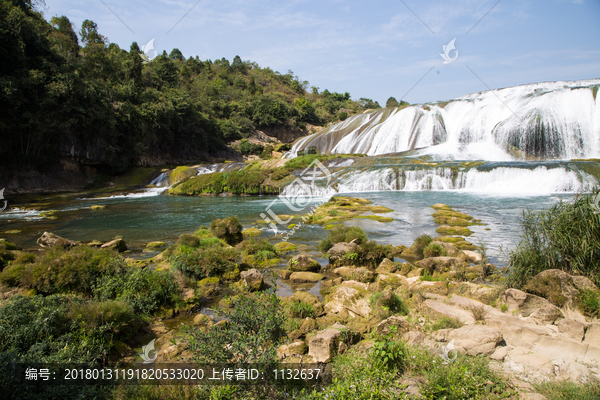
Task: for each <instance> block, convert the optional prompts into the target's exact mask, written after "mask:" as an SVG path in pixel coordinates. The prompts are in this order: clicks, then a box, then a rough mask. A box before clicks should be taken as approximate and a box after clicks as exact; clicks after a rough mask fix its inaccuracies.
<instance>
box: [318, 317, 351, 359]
mask: <svg viewBox="0 0 600 400" xmlns="http://www.w3.org/2000/svg"><path fill="white" fill-rule="evenodd" d="M343 330H348V328H347V327H346V326H344V325H342V324H339V323H336V324H334V325H332V326H331V327H329V328H327V329H325V330H322V331H319V332H317V334H316V335H315V336H313V337H312V338H311V339H310V341H309V342H308V355H309V356H312V357H313V358H314V360H315V362H318V363H326V362H329V361H331V358H332V357H333V356H335V355H336V354H337V349H338V348H339V344H340V342H341V341H342V335H343V334H342V331H343Z"/></svg>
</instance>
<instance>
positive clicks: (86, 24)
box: [79, 19, 107, 46]
mask: <svg viewBox="0 0 600 400" xmlns="http://www.w3.org/2000/svg"><path fill="white" fill-rule="evenodd" d="M79 36H81V42H82V43H83V44H84V45H85V46H88V45H90V44H101V45H105V44H106V42H107V39H106V38H105V37H104V36H102V35H101V34H99V33H98V25H97V24H96V23H95V22H94V21H90V20H89V19H86V20H85V21H83V23H82V24H81V31H80V32H79Z"/></svg>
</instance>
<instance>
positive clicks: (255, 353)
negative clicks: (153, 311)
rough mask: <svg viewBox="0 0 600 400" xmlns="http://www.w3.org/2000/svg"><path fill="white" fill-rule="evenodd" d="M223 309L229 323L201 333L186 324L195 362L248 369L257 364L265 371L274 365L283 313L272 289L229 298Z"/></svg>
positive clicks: (189, 345)
mask: <svg viewBox="0 0 600 400" xmlns="http://www.w3.org/2000/svg"><path fill="white" fill-rule="evenodd" d="M231 302H232V309H231V310H227V311H224V312H223V313H224V314H225V315H226V316H227V318H228V320H229V322H228V323H225V324H220V325H216V326H214V327H213V328H212V329H211V331H209V332H204V331H202V330H200V329H198V328H194V327H187V328H186V329H185V330H184V331H185V332H186V334H187V335H188V337H189V343H188V348H189V349H190V350H191V351H193V352H194V361H197V362H205V363H217V364H221V365H229V366H240V367H245V368H247V366H248V364H249V363H257V364H258V363H259V364H260V365H261V367H264V368H265V371H269V370H271V369H272V368H271V367H274V366H276V365H277V356H276V348H277V346H278V345H279V343H280V341H281V339H282V338H283V335H284V330H283V323H284V321H285V316H284V314H283V309H282V306H281V302H280V300H279V298H278V297H277V296H276V295H275V292H274V291H272V290H269V291H265V292H250V293H244V294H243V295H240V296H236V297H234V298H232V299H231Z"/></svg>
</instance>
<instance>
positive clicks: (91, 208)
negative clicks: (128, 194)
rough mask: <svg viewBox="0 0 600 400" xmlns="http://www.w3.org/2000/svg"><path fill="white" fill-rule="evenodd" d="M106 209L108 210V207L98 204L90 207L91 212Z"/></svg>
mask: <svg viewBox="0 0 600 400" xmlns="http://www.w3.org/2000/svg"><path fill="white" fill-rule="evenodd" d="M105 208H106V206H101V205H98V204H95V205H93V206H90V210H104V209H105Z"/></svg>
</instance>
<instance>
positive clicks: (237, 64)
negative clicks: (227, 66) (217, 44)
mask: <svg viewBox="0 0 600 400" xmlns="http://www.w3.org/2000/svg"><path fill="white" fill-rule="evenodd" d="M231 69H233V70H234V71H237V72H241V73H245V72H246V65H245V64H244V62H243V61H242V59H241V58H240V56H235V57H233V62H232V63H231Z"/></svg>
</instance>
